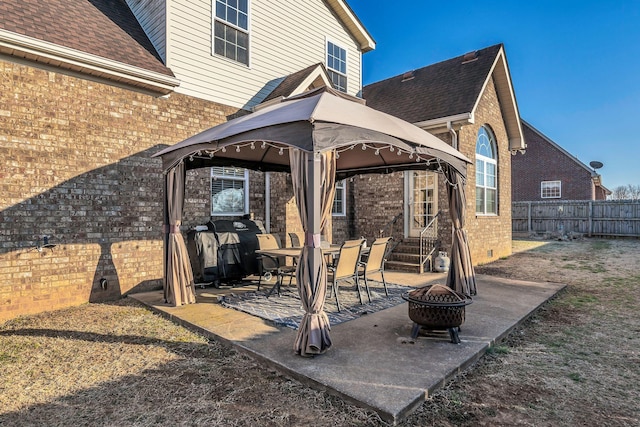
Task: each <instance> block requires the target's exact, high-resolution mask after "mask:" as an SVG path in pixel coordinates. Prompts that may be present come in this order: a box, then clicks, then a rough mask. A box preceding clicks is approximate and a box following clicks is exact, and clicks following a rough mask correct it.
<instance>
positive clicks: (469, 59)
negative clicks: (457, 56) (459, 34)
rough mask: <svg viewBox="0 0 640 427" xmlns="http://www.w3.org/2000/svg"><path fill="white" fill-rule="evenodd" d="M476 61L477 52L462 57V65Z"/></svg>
mask: <svg viewBox="0 0 640 427" xmlns="http://www.w3.org/2000/svg"><path fill="white" fill-rule="evenodd" d="M476 59H478V51H477V50H474V51H473V52H468V53H465V54H464V56H463V57H462V63H463V64H466V63H468V62H472V61H475V60H476Z"/></svg>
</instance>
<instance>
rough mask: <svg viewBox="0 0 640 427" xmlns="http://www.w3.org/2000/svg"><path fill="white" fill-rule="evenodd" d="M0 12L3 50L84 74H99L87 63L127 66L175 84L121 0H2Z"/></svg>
mask: <svg viewBox="0 0 640 427" xmlns="http://www.w3.org/2000/svg"><path fill="white" fill-rule="evenodd" d="M0 17H1V18H0V52H2V53H5V54H9V55H12V56H16V57H23V58H26V59H29V60H32V61H36V62H42V63H45V64H50V65H53V66H57V67H59V68H67V69H70V70H74V71H79V72H83V73H85V74H94V75H100V71H98V70H95V69H93V68H92V67H96V68H99V67H106V68H109V67H112V68H115V69H118V71H117V73H121V74H122V73H124V72H125V71H126V69H127V68H130V69H134V70H139V71H137V74H139V75H140V76H144V75H145V74H148V75H149V76H151V77H153V75H154V74H157V75H158V76H166V77H169V79H167V82H165V83H168V82H171V83H168V84H169V86H170V85H171V84H173V83H175V84H174V86H175V85H177V81H173V80H175V79H174V78H173V77H174V76H173V73H172V72H171V70H169V69H168V68H167V67H165V66H164V64H163V63H162V61H161V60H160V58H159V56H158V54H157V52H156V51H155V49H154V47H153V45H152V44H151V42H150V41H149V39H148V37H147V36H146V34H145V33H144V30H143V29H142V28H141V27H140V24H139V23H138V21H137V20H136V18H135V16H134V15H133V13H132V12H131V10H130V9H129V7H128V6H127V5H126V3H125V2H124V1H123V0H88V1H87V0H47V1H46V2H42V1H38V0H3V1H2V2H0ZM83 62H87V63H91V64H92V66H88V67H87V66H86V65H87V64H80V63H83ZM111 71H112V72H116V71H113V70H111ZM102 74H103V75H102V76H101V77H105V78H108V79H112V78H113V77H114V76H111V75H109V72H104V71H102ZM149 76H146V77H149ZM158 76H157V77H158ZM159 78H160V80H162V77H159ZM119 79H120V81H123V82H125V80H126V78H124V77H122V76H120V77H119ZM116 80H118V78H116ZM127 83H128V82H127Z"/></svg>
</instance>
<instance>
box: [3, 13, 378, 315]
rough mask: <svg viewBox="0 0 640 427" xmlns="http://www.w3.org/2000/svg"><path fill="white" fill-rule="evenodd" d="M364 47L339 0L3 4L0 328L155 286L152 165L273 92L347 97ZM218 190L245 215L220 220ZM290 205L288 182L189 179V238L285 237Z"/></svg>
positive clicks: (358, 27) (155, 170)
mask: <svg viewBox="0 0 640 427" xmlns="http://www.w3.org/2000/svg"><path fill="white" fill-rule="evenodd" d="M373 48H375V42H374V41H373V39H372V38H371V36H370V35H369V34H368V32H367V31H366V29H364V27H363V26H362V24H361V23H360V21H359V20H358V19H357V17H356V16H355V15H354V14H353V12H352V11H351V9H350V8H349V7H348V5H347V4H346V3H345V2H344V1H343V0H311V1H307V2H306V3H305V7H297V3H295V2H293V1H291V0H269V1H266V0H252V1H251V2H248V1H244V0H239V1H238V2H230V1H226V0H126V1H125V0H92V1H85V0H50V1H47V2H39V1H36V0H19V1H18V0H5V1H3V2H1V3H0V75H1V76H2V80H0V160H1V161H2V165H3V166H2V170H0V188H1V193H0V194H1V195H2V196H1V197H0V321H3V320H6V319H10V318H13V317H16V316H18V315H22V314H32V313H37V312H41V311H47V310H54V309H58V308H64V307H69V306H73V305H78V304H82V303H85V302H87V301H104V300H109V299H115V298H119V297H120V296H122V295H124V294H126V293H129V292H134V291H138V290H146V289H151V288H157V287H159V286H161V283H162V269H163V266H162V223H163V220H162V194H161V191H160V190H159V189H160V188H162V182H163V179H162V169H161V164H160V160H159V159H153V158H151V155H152V154H154V153H156V152H158V151H159V150H160V149H162V148H164V147H166V146H168V145H173V144H175V143H176V142H179V141H181V140H183V139H186V138H188V137H189V136H191V135H194V134H196V133H198V132H200V131H202V130H204V129H207V128H209V127H212V126H215V125H217V124H220V123H223V122H225V121H227V120H228V119H229V118H230V117H234V116H235V115H237V114H246V113H248V112H249V111H250V110H251V108H252V107H253V106H255V105H257V104H259V103H261V102H263V101H264V100H265V98H266V97H267V95H269V94H270V93H272V92H273V91H274V90H275V89H276V88H277V87H279V86H280V85H281V84H283V83H286V84H289V85H290V87H289V89H288V92H289V93H292V92H295V91H302V90H304V89H306V88H308V87H314V86H315V85H318V84H321V83H324V84H326V83H327V82H330V83H331V84H333V85H334V86H336V87H338V88H340V89H341V90H343V91H345V92H347V93H349V94H352V95H356V94H357V93H359V92H360V91H361V68H360V67H361V63H362V61H361V55H362V54H363V53H365V52H367V51H370V50H372V49H373ZM317 64H322V66H321V67H319V68H318V67H317V66H316V65H317ZM305 69H308V70H310V74H309V73H307V77H309V75H310V76H311V80H305V79H302V80H300V81H297V84H294V83H295V82H294V79H293V78H291V77H290V78H286V77H287V76H293V75H296V73H297V71H298V70H305ZM281 89H282V88H281ZM220 183H225V184H231V185H232V186H233V185H235V186H237V185H240V186H242V188H243V191H244V194H245V197H244V199H243V200H241V201H242V204H241V207H240V211H238V212H235V211H234V212H229V211H224V210H223V211H219V210H217V207H216V206H214V204H213V203H212V200H213V199H214V196H215V195H216V193H215V192H216V191H218V190H219V188H218V187H219V185H218V184H220ZM234 188H235V187H234ZM291 200H292V197H291V185H290V178H289V177H288V176H287V175H286V174H271V175H267V174H262V173H258V172H248V171H244V170H238V169H234V168H231V169H228V170H214V171H212V170H209V169H207V170H199V171H196V172H194V173H190V175H189V179H188V192H187V203H186V211H185V216H186V218H185V219H186V220H185V225H186V227H189V226H192V225H197V224H203V223H206V222H207V221H209V220H210V219H211V218H212V217H214V218H217V217H224V216H225V215H227V214H246V213H252V214H253V215H254V216H255V218H256V219H260V220H263V221H265V222H270V223H271V225H272V227H271V229H272V231H274V232H284V231H286V227H287V225H286V224H287V219H288V218H293V212H294V209H295V207H292V201H291ZM292 227H295V225H293V226H292ZM102 279H104V280H102Z"/></svg>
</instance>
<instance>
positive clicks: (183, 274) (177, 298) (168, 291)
mask: <svg viewBox="0 0 640 427" xmlns="http://www.w3.org/2000/svg"><path fill="white" fill-rule="evenodd" d="M185 177H186V172H185V165H184V163H183V162H180V163H179V164H178V165H176V166H175V167H174V168H171V169H170V170H169V171H168V172H167V174H166V176H165V203H164V205H165V211H164V233H165V245H166V246H165V262H164V268H165V272H164V299H165V301H166V302H167V303H169V304H172V305H174V306H180V305H183V304H193V303H195V302H196V294H195V286H194V280H193V272H192V271H191V264H190V262H189V255H188V253H187V246H186V245H185V243H184V238H183V237H182V233H181V232H180V224H181V223H182V210H183V207H184V186H185Z"/></svg>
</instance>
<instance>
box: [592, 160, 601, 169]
mask: <svg viewBox="0 0 640 427" xmlns="http://www.w3.org/2000/svg"><path fill="white" fill-rule="evenodd" d="M589 166H591V167H592V168H594V169H600V168H601V167H602V166H604V165H603V164H602V162H598V161H596V160H594V161H592V162H591V163H589Z"/></svg>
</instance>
